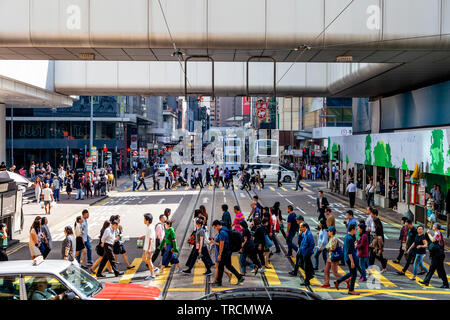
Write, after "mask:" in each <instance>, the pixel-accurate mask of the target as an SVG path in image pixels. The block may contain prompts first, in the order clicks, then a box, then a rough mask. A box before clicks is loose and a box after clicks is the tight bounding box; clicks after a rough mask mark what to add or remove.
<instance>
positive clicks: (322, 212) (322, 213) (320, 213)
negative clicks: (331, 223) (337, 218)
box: [317, 209, 327, 221]
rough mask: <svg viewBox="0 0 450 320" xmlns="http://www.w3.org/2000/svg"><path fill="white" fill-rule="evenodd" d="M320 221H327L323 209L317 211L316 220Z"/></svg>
mask: <svg viewBox="0 0 450 320" xmlns="http://www.w3.org/2000/svg"><path fill="white" fill-rule="evenodd" d="M322 219H325V220H327V217H325V209H324V210H320V209H319V217H318V218H317V220H318V221H320V220H322Z"/></svg>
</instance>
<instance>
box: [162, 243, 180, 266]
mask: <svg viewBox="0 0 450 320" xmlns="http://www.w3.org/2000/svg"><path fill="white" fill-rule="evenodd" d="M172 248H173V246H172V245H171V244H168V245H166V249H165V251H164V255H163V257H162V261H161V265H162V266H164V267H168V266H169V263H172V264H177V263H179V262H180V261H178V255H177V254H176V253H174V252H171V251H170V250H172Z"/></svg>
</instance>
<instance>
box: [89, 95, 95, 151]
mask: <svg viewBox="0 0 450 320" xmlns="http://www.w3.org/2000/svg"><path fill="white" fill-rule="evenodd" d="M93 146H94V97H93V96H91V119H90V130H89V150H92V147H93Z"/></svg>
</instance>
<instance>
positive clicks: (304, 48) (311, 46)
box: [275, 0, 355, 85]
mask: <svg viewBox="0 0 450 320" xmlns="http://www.w3.org/2000/svg"><path fill="white" fill-rule="evenodd" d="M354 1H355V0H350V2H349V3H348V4H347V5H346V6H345V7H344V8H343V9H342V10H341V11H340V12H339V13H338V15H337V16H336V17H335V18H334V19H333V20H331V22H330V23H329V24H328V25H327V26H326V27H325V28H324V29H323V30H322V31H321V32H320V33H319V34H318V35H317V36H316V37H315V38H314V40H313V41H312V43H315V42H316V41H317V40H318V39H319V38H320V36H321V35H322V34H323V33H324V32H325V31H327V29H328V28H329V27H330V26H331V25H332V24H333V23H334V22H335V21H336V20H337V19H338V18H339V17H340V16H341V15H342V14H343V13H344V12H345V10H347V9H348V7H350V5H351V4H352V3H353V2H354ZM312 48H313V45H304V46H303V48H302V51H301V52H300V54H298V55H297V58H296V59H295V60H294V62H292V63H291V65H290V66H289V68H288V69H287V70H286V71H285V72H284V73H283V75H282V76H281V77H280V79H278V80H277V81H276V83H275V85H278V84H279V83H280V81H281V80H283V78H284V77H285V76H286V75H287V74H288V73H289V71H290V70H291V69H292V67H293V66H294V64H295V63H297V61H298V60H299V59H300V57H301V56H302V55H303V53H305V51H306V50H310V49H312Z"/></svg>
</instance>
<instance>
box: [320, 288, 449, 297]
mask: <svg viewBox="0 0 450 320" xmlns="http://www.w3.org/2000/svg"><path fill="white" fill-rule="evenodd" d="M314 291H317V292H336V289H334V288H314ZM358 292H377V293H385V294H391V293H392V292H394V293H416V294H443V295H448V296H450V291H444V290H442V291H438V290H408V289H405V290H403V289H394V290H388V289H362V288H361V289H358Z"/></svg>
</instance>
